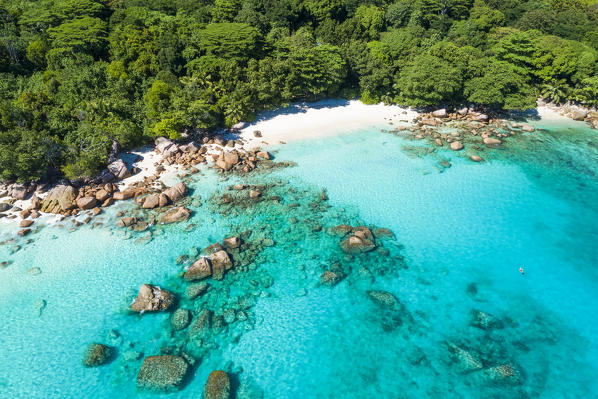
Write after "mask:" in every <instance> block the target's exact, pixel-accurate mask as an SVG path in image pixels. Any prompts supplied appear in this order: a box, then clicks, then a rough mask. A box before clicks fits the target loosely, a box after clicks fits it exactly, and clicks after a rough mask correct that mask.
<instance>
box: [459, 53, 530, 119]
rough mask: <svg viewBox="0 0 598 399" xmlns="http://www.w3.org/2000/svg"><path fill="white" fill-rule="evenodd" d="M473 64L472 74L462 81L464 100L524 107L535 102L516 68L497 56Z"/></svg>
mask: <svg viewBox="0 0 598 399" xmlns="http://www.w3.org/2000/svg"><path fill="white" fill-rule="evenodd" d="M488 61H490V62H488ZM475 64H476V65H472V69H473V70H474V72H473V73H474V77H473V78H472V79H470V80H469V81H467V82H466V83H465V90H464V94H465V96H466V98H467V101H469V102H472V103H476V104H483V105H487V106H490V107H493V108H496V109H518V110H525V109H529V108H533V107H534V106H535V103H536V98H537V96H535V95H534V93H533V91H532V90H531V88H530V87H529V85H528V84H527V77H526V76H525V75H522V74H521V73H520V69H519V68H517V67H516V66H514V65H513V64H510V63H508V62H505V61H499V60H478V61H477V62H475Z"/></svg>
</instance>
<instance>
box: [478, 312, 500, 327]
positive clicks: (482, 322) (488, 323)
mask: <svg viewBox="0 0 598 399" xmlns="http://www.w3.org/2000/svg"><path fill="white" fill-rule="evenodd" d="M471 325H472V326H473V327H477V328H481V329H482V330H489V329H493V328H498V329H501V328H503V327H504V324H503V322H502V321H501V320H499V319H497V318H496V317H494V316H492V315H490V314H488V313H485V312H482V311H481V310H473V311H472V319H471Z"/></svg>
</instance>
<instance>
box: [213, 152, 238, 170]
mask: <svg viewBox="0 0 598 399" xmlns="http://www.w3.org/2000/svg"><path fill="white" fill-rule="evenodd" d="M238 163H239V154H237V152H236V151H226V152H225V151H222V152H221V153H220V155H219V156H218V159H217V160H216V166H217V167H219V168H220V169H222V170H225V171H227V170H231V169H232V168H233V166H235V165H236V164H238Z"/></svg>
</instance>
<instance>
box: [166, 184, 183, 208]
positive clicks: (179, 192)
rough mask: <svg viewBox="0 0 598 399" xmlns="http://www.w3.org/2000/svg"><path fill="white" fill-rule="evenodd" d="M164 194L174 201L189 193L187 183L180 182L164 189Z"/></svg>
mask: <svg viewBox="0 0 598 399" xmlns="http://www.w3.org/2000/svg"><path fill="white" fill-rule="evenodd" d="M162 194H164V195H166V196H167V197H168V199H169V200H170V201H171V202H173V203H174V202H177V201H178V200H180V199H181V198H183V197H185V196H186V195H187V186H186V185H185V183H183V182H180V183H177V184H175V185H174V186H172V187H170V188H168V189H166V190H164V191H163V192H162Z"/></svg>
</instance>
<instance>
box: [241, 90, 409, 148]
mask: <svg viewBox="0 0 598 399" xmlns="http://www.w3.org/2000/svg"><path fill="white" fill-rule="evenodd" d="M417 115H418V113H417V112H416V111H413V110H411V109H408V108H402V107H399V106H396V105H384V104H376V105H366V104H364V103H362V102H361V101H358V100H352V101H344V100H331V101H320V102H317V103H314V104H305V103H301V104H295V105H292V106H290V107H287V108H282V109H279V110H277V111H270V112H265V113H264V114H262V115H260V117H259V118H258V119H257V120H256V121H255V122H253V123H251V124H249V125H247V126H246V127H245V128H243V129H242V130H241V138H242V139H243V140H244V141H245V142H246V146H247V148H254V147H259V146H263V145H275V144H279V143H280V142H281V141H282V142H292V141H297V140H308V139H317V138H321V137H327V136H333V135H336V134H339V133H341V132H351V131H355V130H359V129H366V128H368V127H375V126H382V125H388V123H389V122H391V121H392V122H400V121H402V122H411V121H412V120H413V118H415V117H416V116H417ZM256 130H257V131H260V132H261V135H262V137H255V136H254V133H253V132H254V131H256Z"/></svg>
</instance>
